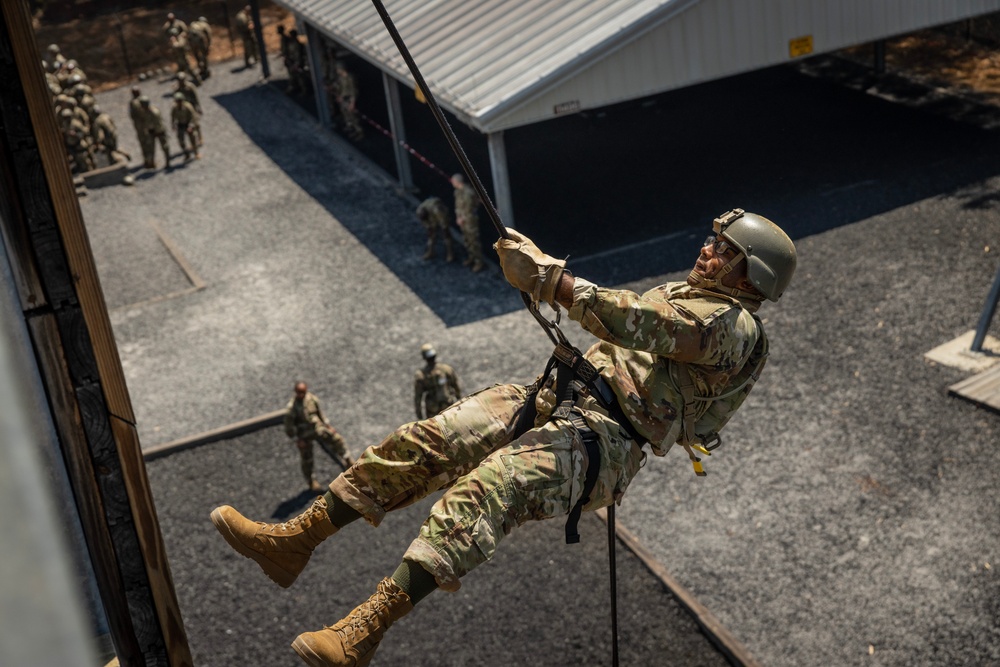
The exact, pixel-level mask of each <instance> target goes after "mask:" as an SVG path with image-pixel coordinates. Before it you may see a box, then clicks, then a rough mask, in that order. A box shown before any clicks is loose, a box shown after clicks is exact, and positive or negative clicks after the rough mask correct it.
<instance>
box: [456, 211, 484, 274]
mask: <svg viewBox="0 0 1000 667" xmlns="http://www.w3.org/2000/svg"><path fill="white" fill-rule="evenodd" d="M460 226H461V228H462V242H463V243H464V244H465V250H466V252H468V253H469V256H468V258H467V259H466V260H465V263H466V264H472V265H477V264H478V265H481V264H482V263H483V246H482V245H481V244H480V243H479V216H477V215H473V216H471V217H468V218H465V219H463V220H462V225H460Z"/></svg>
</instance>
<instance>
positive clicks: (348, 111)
mask: <svg viewBox="0 0 1000 667" xmlns="http://www.w3.org/2000/svg"><path fill="white" fill-rule="evenodd" d="M357 98H358V86H357V84H356V83H355V82H354V76H353V75H351V73H350V72H348V71H347V66H346V65H345V64H344V63H343V61H338V62H337V107H338V108H339V109H340V116H341V118H343V119H344V129H345V131H346V132H347V136H349V137H350V138H351V139H353V140H355V141H360V140H361V139H362V138H363V137H364V136H365V132H364V130H362V129H361V123H360V122H358V111H357V106H356V105H357Z"/></svg>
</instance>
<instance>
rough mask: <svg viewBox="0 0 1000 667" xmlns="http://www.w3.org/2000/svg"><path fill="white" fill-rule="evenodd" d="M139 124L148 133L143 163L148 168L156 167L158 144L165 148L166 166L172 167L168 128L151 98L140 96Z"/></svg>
mask: <svg viewBox="0 0 1000 667" xmlns="http://www.w3.org/2000/svg"><path fill="white" fill-rule="evenodd" d="M139 125H141V127H142V131H143V132H144V133H145V135H146V143H142V144H141V145H142V147H143V151H142V157H143V164H144V166H145V167H146V168H147V169H156V144H157V143H159V144H160V148H162V149H163V160H164V165H163V166H164V167H165V168H167V169H169V168H170V146H169V145H168V143H167V128H166V127H165V126H164V124H163V115H162V114H161V113H160V110H159V109H157V108H156V107H155V106H154V105H153V104H152V102H150V101H149V98H148V97H146V96H145V95H140V96H139Z"/></svg>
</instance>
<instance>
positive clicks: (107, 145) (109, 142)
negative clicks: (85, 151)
mask: <svg viewBox="0 0 1000 667" xmlns="http://www.w3.org/2000/svg"><path fill="white" fill-rule="evenodd" d="M91 134H92V136H93V137H94V145H95V146H97V147H99V148H102V149H103V150H104V152H105V154H106V155H107V156H108V163H109V164H114V162H115V156H114V154H115V153H116V152H118V132H117V130H116V129H115V122H114V121H113V120H111V116H110V115H108V114H107V112H101V113H99V114H97V117H96V118H94V124H93V126H92V132H91Z"/></svg>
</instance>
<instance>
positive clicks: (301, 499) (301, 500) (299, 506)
mask: <svg viewBox="0 0 1000 667" xmlns="http://www.w3.org/2000/svg"><path fill="white" fill-rule="evenodd" d="M315 498H316V494H315V493H314V492H312V491H310V490H309V489H304V490H303V491H302V492H301V493H299V494H298V495H295V496H292V497H291V498H289V499H288V500H283V501H282V502H280V503H278V506H277V507H275V508H274V512H272V513H271V518H272V519H274V520H276V521H284V520H285V519H287V518H289V517H292V516H297V515H298V514H300V513H301V512H302V510H304V509H305V507H306V505H308V504H309V503H311V502H312V501H313V500H314V499H315Z"/></svg>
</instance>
